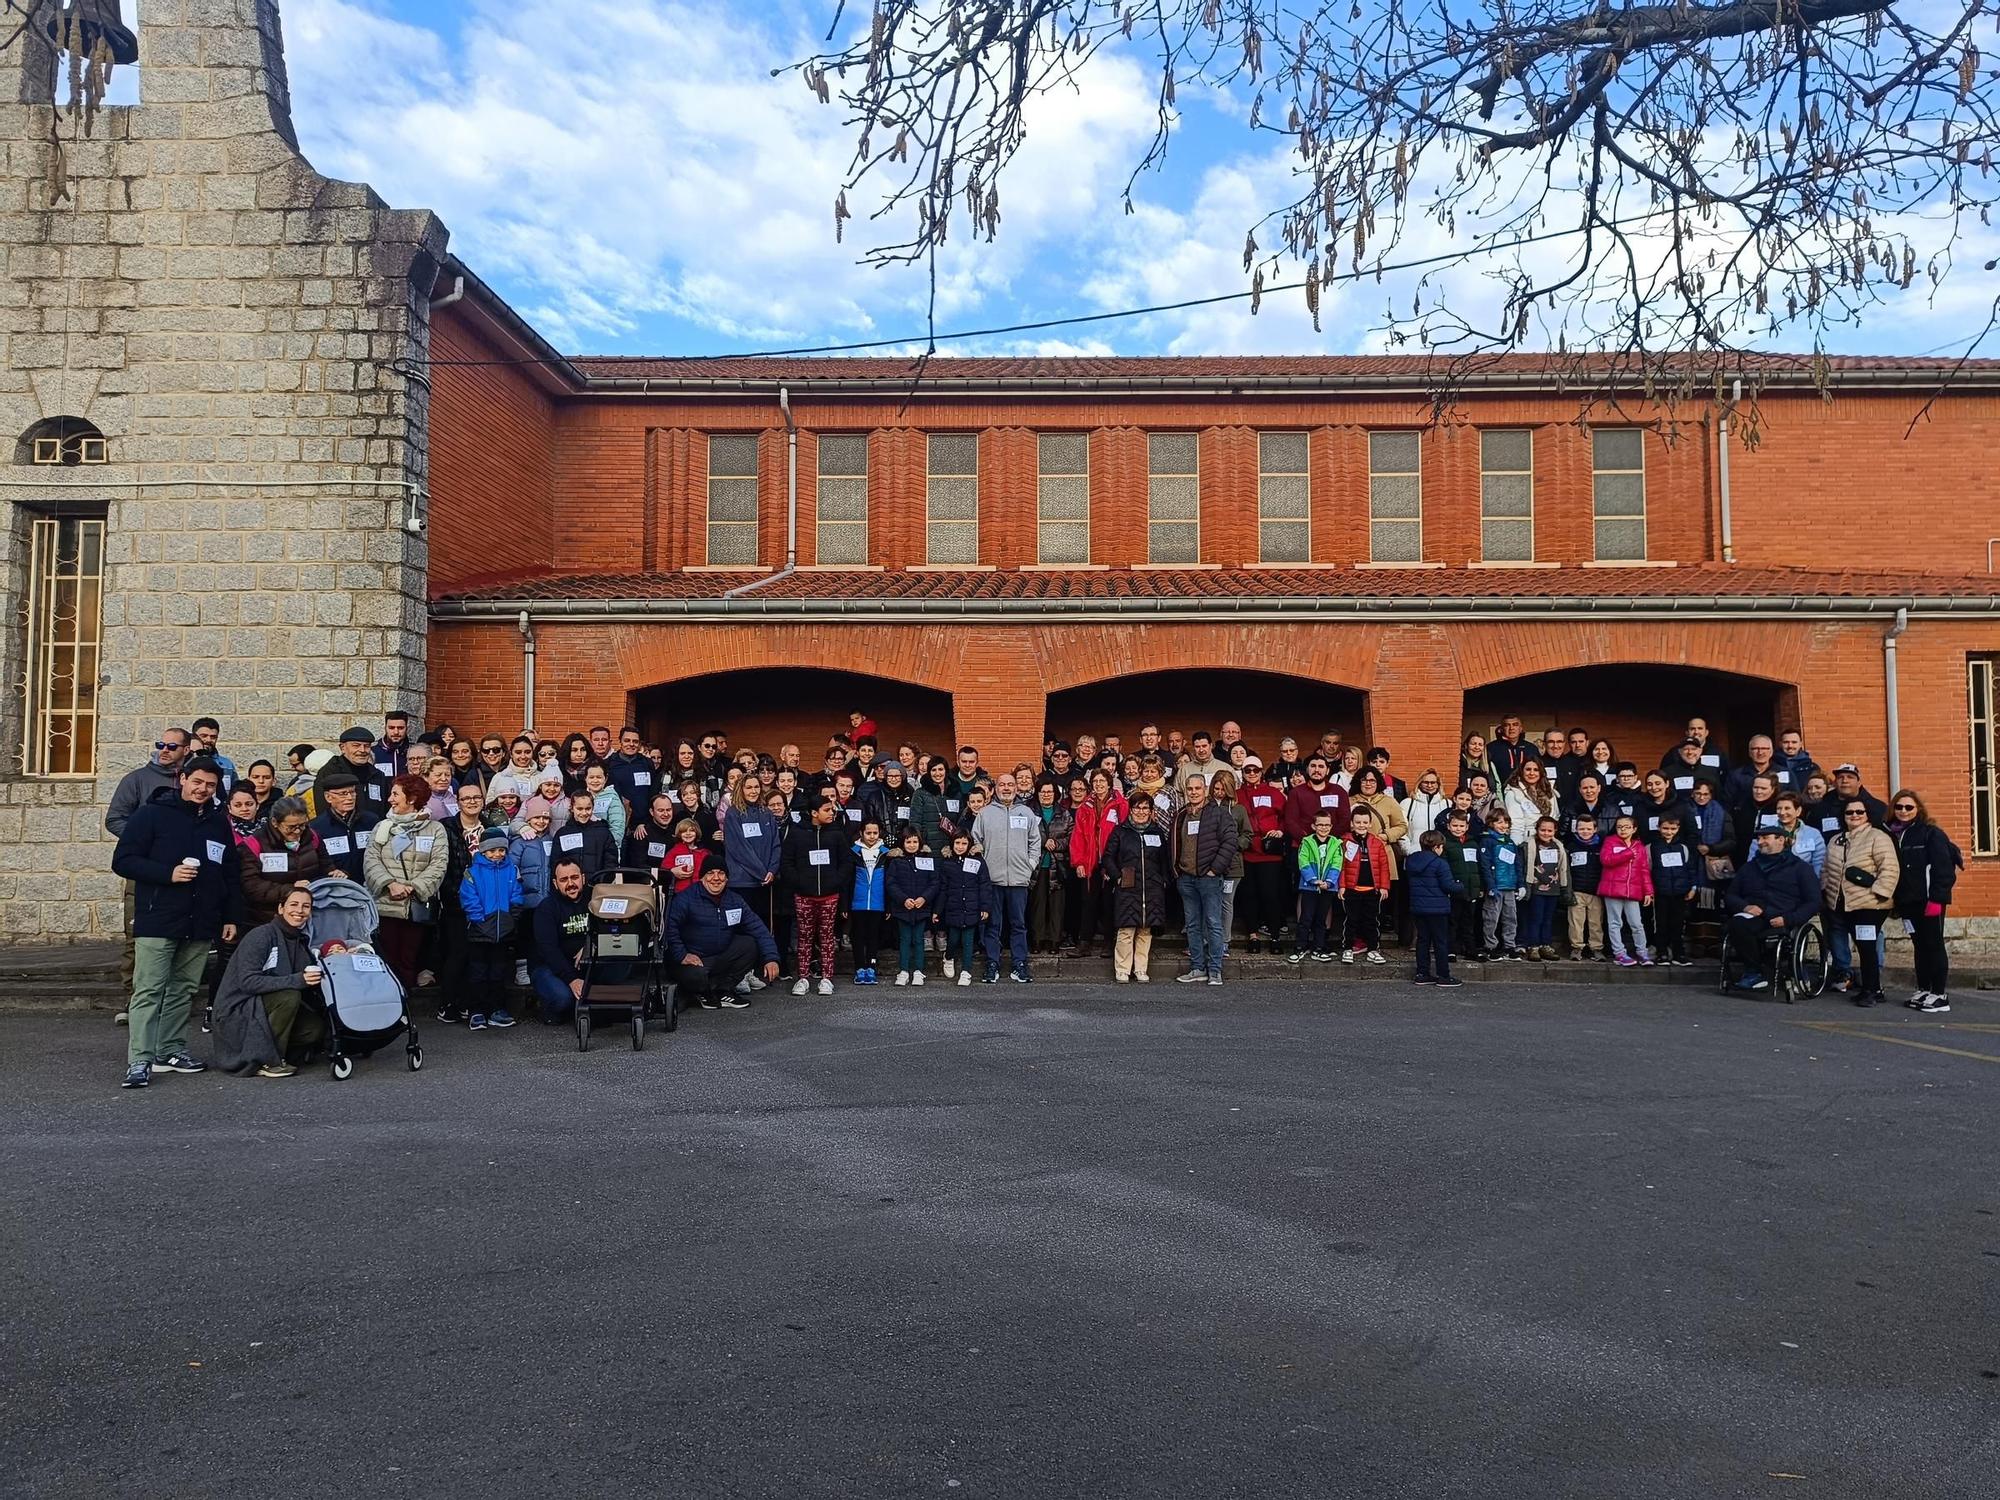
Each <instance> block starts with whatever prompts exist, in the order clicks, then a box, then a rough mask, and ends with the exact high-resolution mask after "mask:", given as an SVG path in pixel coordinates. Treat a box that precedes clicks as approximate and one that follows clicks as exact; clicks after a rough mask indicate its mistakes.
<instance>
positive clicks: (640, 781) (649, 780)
mask: <svg viewBox="0 0 2000 1500" xmlns="http://www.w3.org/2000/svg"><path fill="white" fill-rule="evenodd" d="M652 784H653V773H652V772H651V771H634V772H633V773H632V785H634V786H651V785H652Z"/></svg>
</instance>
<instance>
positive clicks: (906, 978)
mask: <svg viewBox="0 0 2000 1500" xmlns="http://www.w3.org/2000/svg"><path fill="white" fill-rule="evenodd" d="M909 982H910V971H909V970H908V969H898V970H897V971H896V983H898V984H908V983H909Z"/></svg>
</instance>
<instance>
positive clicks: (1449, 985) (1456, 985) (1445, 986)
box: [1437, 979, 1465, 990]
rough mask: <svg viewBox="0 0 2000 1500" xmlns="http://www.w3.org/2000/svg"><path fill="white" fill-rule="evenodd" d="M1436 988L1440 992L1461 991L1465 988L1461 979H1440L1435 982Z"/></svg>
mask: <svg viewBox="0 0 2000 1500" xmlns="http://www.w3.org/2000/svg"><path fill="white" fill-rule="evenodd" d="M1437 987H1438V988H1439V989H1441V990H1462V989H1464V988H1465V981H1464V980H1463V979H1440V980H1439V981H1438V982H1437Z"/></svg>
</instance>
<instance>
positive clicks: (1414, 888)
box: [1403, 829, 1465, 990]
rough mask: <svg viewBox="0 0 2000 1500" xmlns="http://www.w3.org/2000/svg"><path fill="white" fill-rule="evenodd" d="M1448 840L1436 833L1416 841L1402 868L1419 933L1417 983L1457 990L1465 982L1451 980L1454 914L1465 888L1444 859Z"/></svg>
mask: <svg viewBox="0 0 2000 1500" xmlns="http://www.w3.org/2000/svg"><path fill="white" fill-rule="evenodd" d="M1444 848H1445V836H1444V835H1443V834H1441V833H1439V832H1438V831H1437V830H1436V829H1432V830H1431V831H1430V832H1428V833H1425V834H1423V835H1422V836H1421V837H1420V838H1418V840H1417V852H1416V853H1414V854H1412V855H1411V856H1410V860H1409V863H1408V864H1407V865H1405V866H1404V867H1403V879H1404V880H1405V881H1406V882H1407V885H1406V886H1405V889H1406V890H1408V892H1409V897H1410V920H1411V922H1412V923H1413V924H1415V926H1416V929H1417V981H1416V982H1417V983H1418V984H1436V985H1440V986H1442V987H1443V988H1445V989H1448V990H1455V989H1457V988H1458V987H1459V986H1460V985H1461V984H1463V983H1464V982H1465V981H1463V980H1461V979H1454V978H1452V977H1451V913H1452V902H1453V900H1454V899H1457V900H1460V901H1463V900H1464V899H1465V885H1464V882H1462V881H1461V880H1460V879H1459V878H1458V873H1457V871H1455V870H1453V869H1452V867H1451V861H1450V860H1448V859H1446V858H1445V857H1444Z"/></svg>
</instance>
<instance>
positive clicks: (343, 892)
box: [306, 880, 424, 1079]
mask: <svg viewBox="0 0 2000 1500" xmlns="http://www.w3.org/2000/svg"><path fill="white" fill-rule="evenodd" d="M311 889H312V903H313V911H312V920H311V921H310V922H308V923H307V924H306V945H307V947H308V948H310V949H311V950H312V953H313V962H314V963H316V964H318V965H319V969H320V982H319V989H320V994H321V996H322V997H323V998H324V999H325V1001H326V1035H327V1052H328V1054H329V1056H330V1058H331V1061H332V1065H333V1076H334V1077H335V1078H342V1079H344V1078H351V1077H352V1076H353V1075H354V1059H355V1058H357V1057H366V1056H368V1055H369V1054H370V1053H371V1052H375V1051H377V1050H378V1049H380V1048H383V1047H386V1046H388V1045H389V1043H391V1042H393V1041H394V1040H395V1039H396V1037H397V1034H398V1033H401V1035H402V1036H403V1038H404V1058H405V1061H407V1062H408V1063H409V1066H410V1071H411V1072H412V1073H414V1072H416V1071H417V1070H418V1069H419V1068H421V1067H422V1066H423V1065H424V1049H423V1048H422V1047H420V1046H418V1045H417V1028H416V1024H415V1023H414V1022H412V1021H411V1020H410V1013H409V1009H408V1007H407V1006H405V1005H404V1003H403V986H402V985H401V984H400V983H398V982H397V979H396V976H395V974H394V973H393V972H392V971H391V970H390V968H389V965H388V964H387V963H386V962H385V961H384V960H383V958H382V956H381V955H380V954H379V953H377V952H376V951H375V924H376V922H377V921H378V920H379V918H378V914H377V912H376V910H375V898H374V897H373V896H371V895H369V894H368V888H367V887H366V886H364V885H359V884H357V883H356V882H354V881H352V880H315V881H314V882H313V883H312V887H311ZM329 950H331V951H329Z"/></svg>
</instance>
